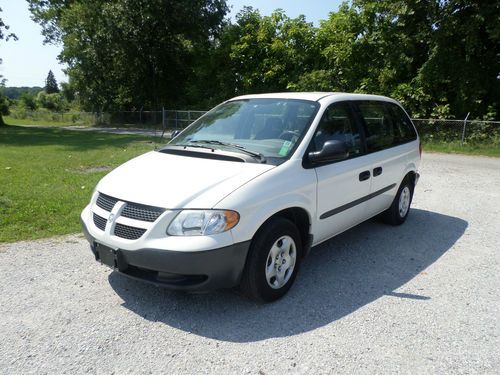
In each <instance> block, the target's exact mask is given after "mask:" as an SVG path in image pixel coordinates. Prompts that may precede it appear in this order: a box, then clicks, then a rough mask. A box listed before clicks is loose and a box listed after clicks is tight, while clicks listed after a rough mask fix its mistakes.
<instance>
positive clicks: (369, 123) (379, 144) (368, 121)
mask: <svg viewBox="0 0 500 375" xmlns="http://www.w3.org/2000/svg"><path fill="white" fill-rule="evenodd" d="M356 104H357V106H358V108H359V110H360V113H361V116H362V117H363V120H364V127H365V129H364V130H365V136H366V146H367V149H368V152H374V151H380V150H384V149H386V148H389V147H394V146H397V145H400V144H403V143H406V142H410V141H412V140H415V139H416V138H417V134H416V132H415V129H414V128H413V125H412V123H411V121H410V119H409V118H408V116H407V115H406V114H405V113H404V112H403V110H402V109H401V108H400V107H399V106H397V105H396V104H393V103H388V102H376V101H360V102H357V103H356Z"/></svg>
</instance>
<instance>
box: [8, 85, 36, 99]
mask: <svg viewBox="0 0 500 375" xmlns="http://www.w3.org/2000/svg"><path fill="white" fill-rule="evenodd" d="M42 90H43V87H38V86H34V87H26V86H23V87H0V94H3V95H5V96H6V97H7V98H9V99H12V100H17V99H19V98H20V97H21V96H22V95H23V94H24V95H29V96H36V95H37V94H38V93H39V92H40V91H42Z"/></svg>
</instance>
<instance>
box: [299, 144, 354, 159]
mask: <svg viewBox="0 0 500 375" xmlns="http://www.w3.org/2000/svg"><path fill="white" fill-rule="evenodd" d="M308 156H309V161H310V162H311V163H313V164H316V163H325V162H331V161H338V160H343V159H347V158H348V157H349V151H348V150H347V147H346V145H345V143H344V142H342V141H338V140H331V141H326V142H325V143H324V144H323V148H322V149H321V150H320V151H311V152H310V153H309V154H308Z"/></svg>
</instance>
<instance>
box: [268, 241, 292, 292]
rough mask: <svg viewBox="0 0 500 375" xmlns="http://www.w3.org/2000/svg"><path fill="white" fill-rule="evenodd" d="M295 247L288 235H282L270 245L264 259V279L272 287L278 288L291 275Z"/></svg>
mask: <svg viewBox="0 0 500 375" xmlns="http://www.w3.org/2000/svg"><path fill="white" fill-rule="evenodd" d="M296 260H297V248H296V247H295V241H294V240H293V238H292V237H290V236H282V237H280V238H278V239H277V240H276V242H275V243H274V245H273V246H272V247H271V250H270V251H269V254H268V256H267V261H266V280H267V283H268V284H269V286H270V287H271V288H273V289H280V288H281V287H282V286H283V285H285V284H286V283H287V282H288V280H290V277H292V274H293V269H294V268H295V262H296Z"/></svg>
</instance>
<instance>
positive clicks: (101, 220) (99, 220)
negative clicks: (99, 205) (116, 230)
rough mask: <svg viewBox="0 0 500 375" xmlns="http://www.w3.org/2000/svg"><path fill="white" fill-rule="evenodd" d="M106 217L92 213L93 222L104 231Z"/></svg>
mask: <svg viewBox="0 0 500 375" xmlns="http://www.w3.org/2000/svg"><path fill="white" fill-rule="evenodd" d="M106 221H107V220H106V219H105V218H103V217H100V216H99V215H96V214H94V224H95V226H96V227H97V228H99V229H100V230H102V231H104V229H105V228H106Z"/></svg>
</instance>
